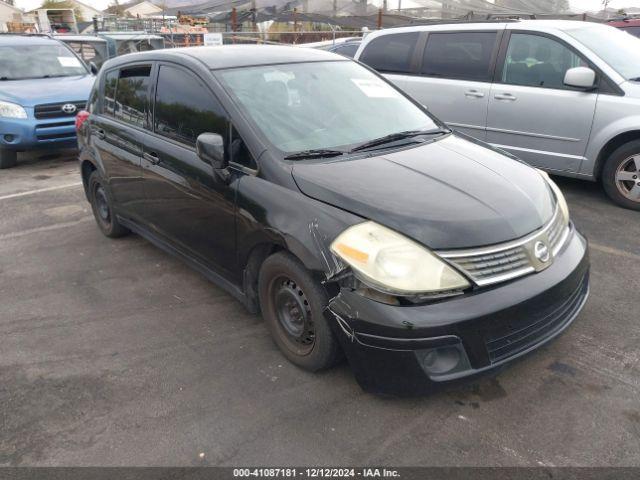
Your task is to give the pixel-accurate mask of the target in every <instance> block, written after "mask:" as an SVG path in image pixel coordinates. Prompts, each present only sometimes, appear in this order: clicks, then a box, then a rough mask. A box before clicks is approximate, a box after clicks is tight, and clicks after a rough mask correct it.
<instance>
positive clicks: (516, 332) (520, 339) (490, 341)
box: [485, 275, 589, 363]
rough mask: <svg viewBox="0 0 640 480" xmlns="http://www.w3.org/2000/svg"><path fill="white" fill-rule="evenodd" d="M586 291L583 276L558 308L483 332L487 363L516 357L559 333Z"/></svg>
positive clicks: (585, 279) (586, 284)
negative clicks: (487, 355) (487, 357)
mask: <svg viewBox="0 0 640 480" xmlns="http://www.w3.org/2000/svg"><path fill="white" fill-rule="evenodd" d="M588 290H589V283H588V276H587V275H585V276H584V278H583V279H582V281H581V282H580V285H579V286H578V288H577V289H576V290H575V292H573V293H572V294H571V295H570V296H569V297H568V298H566V299H565V300H564V301H563V302H562V304H560V305H559V306H555V305H554V306H553V307H552V308H551V310H547V311H545V312H543V313H542V314H541V315H538V316H536V317H533V318H531V317H529V316H526V317H524V318H519V319H515V320H512V321H511V322H510V323H509V325H508V326H507V327H502V328H500V329H497V330H493V331H489V332H487V333H486V334H485V345H486V347H487V353H488V354H489V359H490V360H491V363H496V362H499V361H501V360H504V359H505V358H508V357H511V356H513V355H517V354H518V353H520V352H522V351H524V350H527V349H528V348H530V347H532V346H534V345H536V344H538V343H540V342H542V341H543V340H545V339H546V338H548V337H550V336H552V335H553V334H554V333H556V332H557V331H558V330H560V329H561V328H562V327H563V326H564V325H565V324H566V323H567V322H569V321H571V319H572V318H573V317H574V316H575V315H576V313H577V312H578V310H579V309H580V307H581V305H582V304H583V302H584V300H585V297H586V296H587V293H588Z"/></svg>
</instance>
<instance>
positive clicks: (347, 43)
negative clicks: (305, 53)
mask: <svg viewBox="0 0 640 480" xmlns="http://www.w3.org/2000/svg"><path fill="white" fill-rule="evenodd" d="M337 40H341V39H336V41H332V42H330V43H325V44H324V45H319V46H316V47H313V48H317V49H319V50H326V51H327V52H333V53H337V54H338V55H342V56H344V57H349V58H353V56H354V55H355V54H356V52H357V51H358V47H359V46H360V43H361V42H362V38H359V37H350V38H346V39H344V41H341V42H339V41H337Z"/></svg>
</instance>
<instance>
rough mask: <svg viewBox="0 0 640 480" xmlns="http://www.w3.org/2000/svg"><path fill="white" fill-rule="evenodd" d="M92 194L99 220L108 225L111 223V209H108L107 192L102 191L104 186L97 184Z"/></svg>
mask: <svg viewBox="0 0 640 480" xmlns="http://www.w3.org/2000/svg"><path fill="white" fill-rule="evenodd" d="M93 196H94V199H95V202H96V212H97V213H98V217H99V218H100V221H101V222H103V223H104V224H105V225H109V224H110V223H111V211H110V209H109V202H108V201H107V194H106V192H105V191H104V187H103V186H102V185H100V184H97V185H96V188H95V191H94V193H93Z"/></svg>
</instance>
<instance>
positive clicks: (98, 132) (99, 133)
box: [91, 128, 107, 140]
mask: <svg viewBox="0 0 640 480" xmlns="http://www.w3.org/2000/svg"><path fill="white" fill-rule="evenodd" d="M91 132H93V134H94V135H95V136H96V137H98V138H99V139H100V140H104V139H105V138H107V134H106V133H104V130H102V129H101V128H92V129H91Z"/></svg>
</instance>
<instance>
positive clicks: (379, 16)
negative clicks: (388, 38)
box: [378, 8, 382, 30]
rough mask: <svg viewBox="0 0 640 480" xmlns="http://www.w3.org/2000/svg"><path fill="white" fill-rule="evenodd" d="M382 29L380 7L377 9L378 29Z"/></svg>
mask: <svg viewBox="0 0 640 480" xmlns="http://www.w3.org/2000/svg"><path fill="white" fill-rule="evenodd" d="M381 29H382V9H381V8H379V9H378V30H381Z"/></svg>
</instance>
